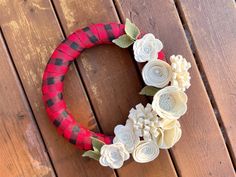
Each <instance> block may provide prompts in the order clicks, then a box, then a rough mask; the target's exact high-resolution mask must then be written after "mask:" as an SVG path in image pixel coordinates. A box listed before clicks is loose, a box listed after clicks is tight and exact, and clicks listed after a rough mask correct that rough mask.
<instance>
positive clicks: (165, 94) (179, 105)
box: [152, 86, 188, 119]
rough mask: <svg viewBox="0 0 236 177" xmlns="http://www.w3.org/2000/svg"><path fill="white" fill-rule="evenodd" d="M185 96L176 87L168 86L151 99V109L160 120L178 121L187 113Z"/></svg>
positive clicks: (186, 98)
mask: <svg viewBox="0 0 236 177" xmlns="http://www.w3.org/2000/svg"><path fill="white" fill-rule="evenodd" d="M187 100H188V97H187V95H186V94H185V93H184V92H183V91H181V90H179V89H178V88H177V87H174V86H168V87H165V88H163V89H161V90H159V91H158V92H157V93H156V94H155V95H154V97H153V102H152V108H153V110H154V111H156V112H157V114H158V115H159V116H160V117H162V118H167V119H178V118H180V117H181V116H182V115H183V114H185V112H186V111H187Z"/></svg>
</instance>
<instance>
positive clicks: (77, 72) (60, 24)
mask: <svg viewBox="0 0 236 177" xmlns="http://www.w3.org/2000/svg"><path fill="white" fill-rule="evenodd" d="M49 2H50V5H51V9H52V11H53V12H54V14H55V18H56V21H57V22H58V24H59V27H60V29H61V32H62V34H63V37H64V38H66V37H67V36H66V32H65V30H64V28H63V25H62V22H61V20H60V18H59V15H58V13H57V11H56V7H55V4H54V2H53V0H49ZM73 65H74V66H75V71H76V74H77V76H78V77H79V78H80V80H81V83H82V86H83V88H84V91H85V96H86V97H87V99H88V102H89V105H90V107H91V110H92V112H93V114H94V118H95V120H96V124H97V126H98V129H99V131H100V132H101V133H103V130H102V128H101V125H100V123H99V121H98V119H97V115H96V112H95V110H94V106H93V104H92V102H91V98H90V96H89V94H88V89H87V87H86V85H85V82H84V79H83V77H80V75H81V74H80V71H79V67H78V64H77V63H76V62H75V61H73ZM113 172H114V175H115V176H116V177H119V175H118V172H117V170H113Z"/></svg>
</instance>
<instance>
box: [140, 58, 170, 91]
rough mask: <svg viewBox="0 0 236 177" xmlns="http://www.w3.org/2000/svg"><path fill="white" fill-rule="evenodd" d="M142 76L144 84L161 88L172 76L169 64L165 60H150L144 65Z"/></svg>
mask: <svg viewBox="0 0 236 177" xmlns="http://www.w3.org/2000/svg"><path fill="white" fill-rule="evenodd" d="M142 76H143V81H144V82H145V84H146V85H149V86H154V87H157V88H163V87H164V86H166V85H167V84H168V83H169V82H170V79H171V77H172V70H171V66H170V65H169V64H168V63H166V62H165V61H161V60H151V61H149V62H148V63H147V64H146V65H145V66H144V68H143V70H142Z"/></svg>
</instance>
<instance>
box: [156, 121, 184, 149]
mask: <svg viewBox="0 0 236 177" xmlns="http://www.w3.org/2000/svg"><path fill="white" fill-rule="evenodd" d="M157 132H158V133H157V137H156V142H157V145H158V146H159V148H160V149H169V148H171V147H172V146H174V145H175V143H177V142H178V141H179V139H180V137H181V135H182V130H181V128H180V123H179V121H178V120H171V119H162V120H160V122H159V128H158V129H157Z"/></svg>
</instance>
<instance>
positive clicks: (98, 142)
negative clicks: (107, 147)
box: [91, 137, 105, 152]
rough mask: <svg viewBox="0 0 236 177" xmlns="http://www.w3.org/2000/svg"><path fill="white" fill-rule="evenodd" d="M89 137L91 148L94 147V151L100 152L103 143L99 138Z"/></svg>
mask: <svg viewBox="0 0 236 177" xmlns="http://www.w3.org/2000/svg"><path fill="white" fill-rule="evenodd" d="M91 139H92V144H93V149H94V150H95V151H98V152H100V151H101V148H102V146H103V145H104V144H105V143H104V142H102V141H101V140H99V139H97V138H94V137H91Z"/></svg>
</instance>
